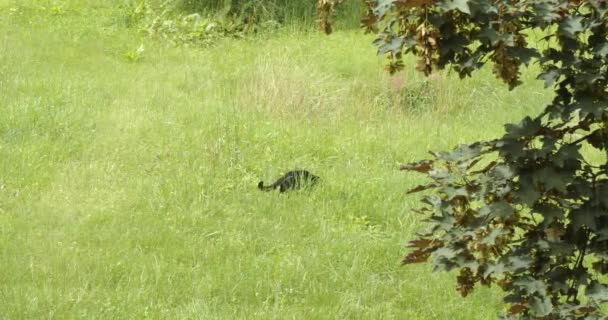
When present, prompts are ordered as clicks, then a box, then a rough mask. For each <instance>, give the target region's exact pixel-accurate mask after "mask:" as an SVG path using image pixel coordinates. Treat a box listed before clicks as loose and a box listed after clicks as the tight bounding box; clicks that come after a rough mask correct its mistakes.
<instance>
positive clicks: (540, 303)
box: [529, 295, 553, 317]
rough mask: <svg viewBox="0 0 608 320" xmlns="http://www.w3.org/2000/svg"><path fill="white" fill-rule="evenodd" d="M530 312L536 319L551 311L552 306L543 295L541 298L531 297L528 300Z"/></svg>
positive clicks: (549, 300)
mask: <svg viewBox="0 0 608 320" xmlns="http://www.w3.org/2000/svg"><path fill="white" fill-rule="evenodd" d="M529 306H530V311H531V312H532V314H534V315H535V316H537V317H544V316H547V315H548V314H550V313H551V311H553V304H552V303H551V299H549V297H547V296H545V295H543V296H542V297H536V296H534V297H532V298H531V299H530V303H529Z"/></svg>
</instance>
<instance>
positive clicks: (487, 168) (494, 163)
mask: <svg viewBox="0 0 608 320" xmlns="http://www.w3.org/2000/svg"><path fill="white" fill-rule="evenodd" d="M495 165H496V161H492V162H490V163H488V165H487V166H485V167H483V169H481V170H477V171H473V172H471V173H476V174H477V173H486V172H488V171H490V169H492V168H494V166H495Z"/></svg>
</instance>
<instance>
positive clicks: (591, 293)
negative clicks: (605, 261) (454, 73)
mask: <svg viewBox="0 0 608 320" xmlns="http://www.w3.org/2000/svg"><path fill="white" fill-rule="evenodd" d="M585 296H587V298H589V299H592V300H595V301H596V302H598V303H604V302H608V285H606V284H602V283H599V282H597V281H595V280H594V281H591V283H590V284H589V286H588V287H587V288H586V289H585Z"/></svg>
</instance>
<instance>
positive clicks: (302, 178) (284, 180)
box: [258, 170, 320, 192]
mask: <svg viewBox="0 0 608 320" xmlns="http://www.w3.org/2000/svg"><path fill="white" fill-rule="evenodd" d="M319 179H320V178H319V177H317V176H315V175H314V174H312V173H310V172H308V171H306V170H294V171H289V172H287V173H286V174H284V175H283V176H282V177H280V178H278V179H277V181H275V183H273V184H271V185H269V186H264V181H260V183H258V188H260V190H262V191H272V190H274V189H276V188H279V190H280V191H281V192H285V191H287V190H290V189H292V190H295V189H300V188H302V187H304V186H306V185H310V186H312V185H314V184H315V183H317V181H318V180H319Z"/></svg>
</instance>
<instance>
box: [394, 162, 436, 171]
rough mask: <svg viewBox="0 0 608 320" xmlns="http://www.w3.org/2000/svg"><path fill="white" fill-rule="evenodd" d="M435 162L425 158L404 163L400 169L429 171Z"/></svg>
mask: <svg viewBox="0 0 608 320" xmlns="http://www.w3.org/2000/svg"><path fill="white" fill-rule="evenodd" d="M433 162H434V161H433V160H423V161H420V162H413V163H408V164H402V165H401V167H400V168H399V169H401V170H407V171H418V172H422V173H427V172H429V171H431V169H432V167H433Z"/></svg>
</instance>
